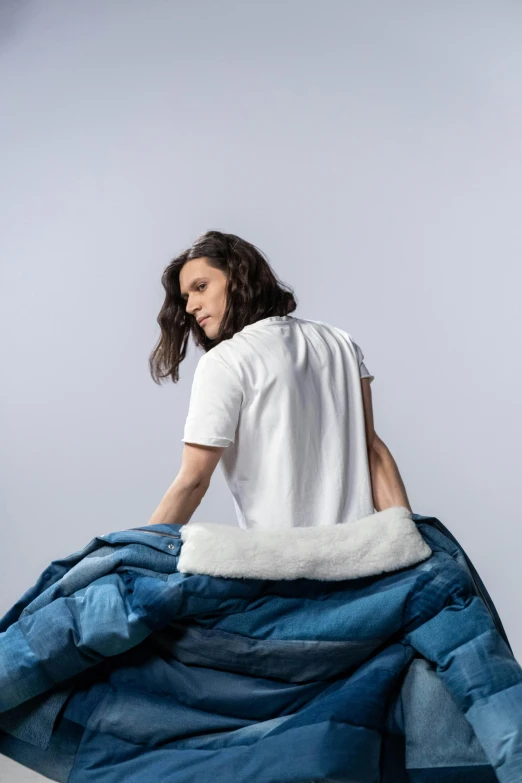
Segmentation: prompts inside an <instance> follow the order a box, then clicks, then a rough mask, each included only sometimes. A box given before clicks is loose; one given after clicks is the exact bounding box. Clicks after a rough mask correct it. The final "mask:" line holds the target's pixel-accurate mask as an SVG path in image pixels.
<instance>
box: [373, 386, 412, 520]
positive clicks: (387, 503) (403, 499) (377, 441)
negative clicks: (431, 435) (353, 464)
mask: <svg viewBox="0 0 522 783" xmlns="http://www.w3.org/2000/svg"><path fill="white" fill-rule="evenodd" d="M361 390H362V396H363V405H364V420H365V427H366V445H367V449H368V464H369V467H370V477H371V482H372V494H373V505H374V507H375V510H376V511H383V510H384V509H385V508H390V507H391V506H404V508H407V509H408V510H409V511H412V508H411V506H410V501H409V500H408V495H407V494H406V487H405V486H404V483H403V481H402V478H401V475H400V473H399V468H398V467H397V464H396V462H395V460H394V459H393V456H392V454H391V452H390V450H389V449H388V447H387V446H386V444H385V443H384V441H383V440H381V438H380V437H379V436H378V435H377V433H376V432H375V427H374V420H373V403H372V390H371V388H370V379H369V378H361Z"/></svg>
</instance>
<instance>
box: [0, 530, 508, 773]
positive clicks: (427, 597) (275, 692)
mask: <svg viewBox="0 0 522 783" xmlns="http://www.w3.org/2000/svg"><path fill="white" fill-rule="evenodd" d="M412 519H413V521H414V522H415V525H416V526H417V530H418V532H419V533H420V535H421V536H422V538H423V539H424V541H425V542H426V543H427V544H428V545H429V547H430V549H431V554H430V556H429V557H427V558H426V559H424V560H422V562H418V563H415V564H413V565H410V566H406V567H402V568H399V569H396V570H393V571H387V572H384V573H380V574H370V575H368V576H362V577H357V578H352V579H344V580H339V579H336V580H324V579H307V578H295V579H277V580H274V579H264V578H231V577H223V576H212V575H209V574H203V573H187V572H180V570H179V569H178V561H179V557H180V552H181V550H182V547H183V546H184V544H183V540H182V536H181V529H180V526H178V525H151V526H147V527H144V528H135V529H130V530H123V531H116V532H112V533H110V534H108V535H105V536H97V537H96V538H94V539H93V540H92V541H91V542H90V543H89V544H87V546H86V547H84V549H82V550H80V551H78V552H75V553H73V554H71V555H69V556H68V557H65V558H63V559H60V560H54V561H53V562H52V563H51V564H50V565H49V566H48V567H47V568H46V569H45V571H44V572H43V573H42V574H41V575H40V577H39V578H38V580H37V582H36V583H35V584H34V586H33V587H31V588H30V589H28V590H27V592H26V593H25V594H24V595H23V596H22V597H21V598H20V600H19V601H18V602H17V603H16V604H15V605H14V606H13V607H12V608H11V609H10V610H9V611H8V612H7V613H6V614H5V616H4V617H3V618H2V619H1V620H0V753H3V754H4V755H6V756H8V757H10V758H12V759H14V760H15V761H18V762H20V763H21V764H24V765H25V766H27V767H29V768H31V769H34V770H36V771H37V772H39V773H40V774H42V775H44V776H46V777H48V778H49V779H51V780H56V781H64V782H65V781H67V783H99V782H101V781H103V783H121V781H125V782H126V783H148V781H154V782H155V781H162V783H195V782H196V781H197V782H198V783H200V781H212V782H213V783H232V781H235V782H237V783H247V781H248V783H251V782H252V781H255V782H256V783H309V782H310V781H325V782H326V781H330V783H334V782H335V783H434V782H435V781H436V783H450V782H451V783H457V781H458V783H466V781H469V782H470V783H471V781H472V782H473V783H486V782H487V783H490V782H494V781H501V783H520V781H522V669H521V667H520V666H519V664H518V662H517V661H516V660H515V658H514V656H513V653H512V650H511V648H510V645H509V642H508V639H507V637H506V634H505V631H504V629H503V627H502V623H501V621H500V618H499V616H498V613H497V611H496V610H495V607H494V605H493V602H492V600H491V598H490V596H489V595H488V593H487V591H486V588H485V586H484V584H483V582H482V580H481V579H480V577H479V575H478V573H477V572H476V569H475V568H474V567H473V564H472V563H471V561H470V559H469V557H468V556H467V555H466V553H465V552H464V550H463V548H462V547H461V546H460V544H459V543H458V541H457V540H456V539H455V537H454V536H453V535H452V534H451V533H450V531H449V530H448V529H447V528H446V527H445V526H444V525H443V524H442V523H441V522H440V521H439V520H438V519H436V518H435V517H429V516H422V515H419V514H413V516H412Z"/></svg>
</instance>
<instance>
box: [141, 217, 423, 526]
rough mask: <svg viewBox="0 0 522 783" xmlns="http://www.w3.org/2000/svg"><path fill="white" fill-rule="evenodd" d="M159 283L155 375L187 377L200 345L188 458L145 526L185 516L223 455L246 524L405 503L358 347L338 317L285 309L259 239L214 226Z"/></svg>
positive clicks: (325, 517)
mask: <svg viewBox="0 0 522 783" xmlns="http://www.w3.org/2000/svg"><path fill="white" fill-rule="evenodd" d="M162 284H163V287H164V289H165V292H166V294H165V299H164V302H163V305H162V307H161V310H160V312H159V315H158V318H157V320H158V323H159V325H160V327H161V336H160V339H159V341H158V343H157V344H156V346H155V348H154V350H153V351H152V353H151V355H150V357H149V366H150V372H151V375H152V378H153V380H154V381H155V382H156V383H158V384H159V383H161V382H162V380H163V379H165V378H167V377H170V378H171V379H172V381H173V382H174V383H176V382H177V381H178V380H179V365H180V363H181V361H183V359H184V358H185V356H186V349H187V341H188V337H189V335H190V334H191V335H192V337H193V339H194V343H195V344H196V346H200V347H202V348H203V351H204V353H203V355H202V356H201V357H200V359H199V361H198V363H197V365H196V369H195V372H194V378H193V383H192V390H191V395H190V403H189V410H188V414H187V418H186V421H185V428H184V434H183V438H182V441H183V443H184V447H183V452H182V457H181V467H180V469H179V472H178V475H177V476H176V478H175V479H174V481H173V482H172V484H171V485H170V487H169V488H168V490H167V492H166V493H165V495H164V497H163V498H162V500H161V502H160V504H159V505H158V507H157V508H156V510H155V511H154V513H153V514H152V516H151V518H150V519H149V521H148V524H149V525H152V524H158V523H164V524H182V525H183V524H186V523H187V522H188V521H189V520H190V518H191V517H192V515H193V514H194V511H195V510H196V508H197V507H198V506H199V504H200V503H201V501H202V499H203V497H204V495H205V493H206V492H207V490H208V487H209V486H210V481H211V477H212V474H213V472H214V470H215V468H216V466H217V464H218V463H220V466H221V468H222V471H223V474H224V477H225V480H226V482H227V484H228V486H229V488H230V490H231V493H232V497H233V501H234V506H235V511H236V516H237V522H238V525H239V526H240V527H242V528H263V527H266V528H274V527H277V528H281V527H301V526H308V525H330V524H338V523H347V522H348V523H349V522H351V521H356V520H358V519H361V518H363V517H365V516H367V515H369V514H373V513H374V511H375V510H377V511H381V510H384V509H385V508H388V507H390V506H403V507H405V508H407V509H408V510H409V511H411V506H410V503H409V500H408V496H407V493H406V489H405V486H404V483H403V481H402V478H401V476H400V473H399V470H398V467H397V464H396V462H395V460H394V458H393V456H392V454H391V452H390V450H389V448H388V447H387V446H386V444H385V443H384V442H383V440H382V438H380V437H379V436H378V435H377V433H376V432H375V425H374V416H373V404H372V392H371V388H370V384H371V382H372V381H373V380H374V376H373V375H371V374H370V372H369V371H368V369H367V367H366V365H365V363H364V354H363V352H362V350H361V348H360V346H359V345H357V343H355V341H354V340H353V339H352V337H351V335H350V334H349V333H348V332H346V331H344V330H343V329H341V328H340V327H338V326H334V325H332V324H328V323H325V322H322V321H313V320H310V319H305V318H299V317H296V316H294V315H291V313H292V312H294V311H295V309H296V306H297V302H296V299H295V296H294V294H293V291H292V290H291V289H289V288H288V286H285V285H283V284H282V283H281V281H280V280H279V279H278V278H277V276H276V275H275V273H274V271H273V270H272V268H271V266H270V264H269V263H268V261H267V259H266V257H265V255H264V254H263V253H262V252H261V251H260V250H259V249H258V248H257V247H255V246H254V245H253V244H251V243H250V242H247V241H246V240H244V239H241V238H240V237H238V236H236V235H235V234H226V233H223V232H220V231H213V230H212V231H207V232H205V233H203V234H201V235H200V236H199V237H197V239H196V240H195V242H194V243H193V244H192V246H191V247H190V248H188V249H186V250H184V251H183V252H182V253H180V254H179V255H178V256H177V257H176V258H174V259H173V260H172V261H171V262H170V263H169V265H168V266H167V267H166V269H165V270H164V272H163V275H162ZM354 359H355V360H356V361H357V364H358V368H359V371H358V373H357V377H356V378H355V377H354V372H353V371H352V370H351V369H350V368H353V366H354V365H353V360H354Z"/></svg>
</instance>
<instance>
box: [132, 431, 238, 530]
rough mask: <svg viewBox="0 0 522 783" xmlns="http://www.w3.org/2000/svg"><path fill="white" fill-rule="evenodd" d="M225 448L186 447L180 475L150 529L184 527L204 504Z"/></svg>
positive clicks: (172, 485) (151, 520)
mask: <svg viewBox="0 0 522 783" xmlns="http://www.w3.org/2000/svg"><path fill="white" fill-rule="evenodd" d="M224 450H225V446H202V445H201V444H195V443H185V445H184V447H183V453H182V456H181V468H180V470H179V473H178V475H177V476H176V478H175V479H174V481H173V482H172V484H171V485H170V487H169V488H168V490H167V491H166V493H165V495H164V496H163V498H162V500H161V502H160V504H159V506H158V507H157V509H156V511H155V512H154V514H153V515H152V516H151V518H150V519H149V521H148V522H147V524H148V525H159V524H166V525H169V524H170V525H184V524H185V523H186V522H188V521H189V519H190V518H191V516H192V514H193V513H194V511H195V510H196V509H197V507H198V506H199V504H200V503H201V501H202V500H203V498H204V496H205V493H206V491H207V489H208V488H209V486H210V479H211V477H212V474H213V472H214V470H215V468H216V465H217V464H218V462H219V460H220V458H221V455H222V454H223V452H224Z"/></svg>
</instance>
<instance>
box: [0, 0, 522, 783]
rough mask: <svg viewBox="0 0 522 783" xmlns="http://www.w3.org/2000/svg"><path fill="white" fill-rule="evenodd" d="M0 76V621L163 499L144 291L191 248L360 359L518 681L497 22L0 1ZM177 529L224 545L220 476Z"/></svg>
mask: <svg viewBox="0 0 522 783" xmlns="http://www.w3.org/2000/svg"><path fill="white" fill-rule="evenodd" d="M0 75H1V78H0V94H1V115H2V116H1V120H0V122H1V126H0V154H1V172H2V175H1V176H2V185H3V187H2V190H1V196H0V199H1V201H0V220H1V226H0V244H1V259H2V280H1V292H2V322H1V333H2V370H3V372H2V383H1V395H2V413H3V417H2V441H3V446H2V479H1V483H2V498H3V503H2V520H1V541H0V544H1V553H0V557H1V565H2V569H1V593H0V603H1V606H0V611H2V613H3V612H4V611H6V610H7V609H8V608H9V607H10V606H11V605H12V604H13V603H14V601H15V600H16V599H17V598H18V597H19V596H20V595H21V594H22V593H23V592H24V591H25V590H26V589H27V587H29V586H30V585H32V584H33V583H34V581H35V580H36V578H37V576H38V575H39V574H40V572H41V571H42V570H43V569H44V568H45V567H46V565H47V564H48V563H49V562H50V561H51V560H52V559H56V558H58V557H61V556H64V555H66V554H69V553H70V552H72V551H75V550H77V549H79V548H81V547H83V546H84V545H85V544H86V543H88V542H89V541H90V540H91V538H92V537H94V536H95V535H97V534H99V533H106V532H108V531H111V530H115V529H120V528H125V527H136V526H138V525H142V524H145V523H146V522H147V521H148V519H149V517H150V515H151V514H152V512H153V511H154V509H155V508H156V506H157V504H158V503H159V501H160V499H161V497H162V496H163V494H164V492H165V491H166V489H167V487H168V485H169V484H170V482H171V481H172V480H173V478H174V477H175V475H176V474H177V471H178V469H179V466H180V457H181V451H182V443H181V440H180V439H181V437H182V434H183V425H184V420H185V416H186V412H187V406H188V400H189V394H190V386H191V381H192V373H193V369H194V366H195V362H196V361H197V358H198V357H199V355H200V354H199V352H196V351H194V350H193V351H192V352H191V355H190V358H189V359H188V360H187V361H186V362H185V363H184V364H183V365H182V366H181V381H180V383H179V384H177V385H173V384H168V385H165V386H163V387H161V388H160V387H158V386H157V385H155V384H154V383H153V381H152V379H151V378H150V376H149V374H148V364H147V359H148V355H149V353H150V351H151V349H152V347H153V345H154V343H155V341H156V339H157V337H158V334H159V327H158V326H157V324H156V316H157V313H158V310H159V308H160V306H161V302H162V298H163V289H162V288H161V285H160V276H161V272H162V270H163V268H164V267H165V266H166V264H167V263H168V262H169V260H170V259H171V258H172V257H173V255H174V254H176V253H178V252H179V251H181V250H182V249H183V248H184V247H185V246H187V245H189V244H190V243H191V242H192V241H193V239H194V238H195V237H196V235H197V234H199V233H200V232H202V231H204V230H206V229H209V228H217V229H221V230H224V231H228V232H233V233H237V234H239V235H240V236H242V237H245V238H246V239H248V240H250V241H251V242H254V243H255V244H256V245H257V246H258V247H260V248H261V249H262V250H264V251H265V252H266V253H267V255H268V257H269V260H270V262H271V263H272V265H273V267H274V269H275V271H276V272H277V274H278V275H279V276H280V277H281V279H282V280H283V281H284V282H287V283H289V284H290V285H291V286H293V287H294V289H295V293H296V295H297V298H298V300H299V306H298V309H297V311H296V312H295V314H296V315H298V316H302V317H305V318H313V319H318V320H325V321H330V322H332V323H334V324H336V325H338V326H340V327H342V328H343V329H346V330H347V331H348V332H350V334H351V335H352V336H353V338H354V339H355V340H356V341H357V342H358V343H359V345H360V346H361V348H362V349H363V352H364V355H365V360H366V363H367V366H368V367H369V368H370V370H371V372H372V373H374V374H375V381H374V382H373V384H372V390H373V400H374V410H375V424H376V430H377V432H378V433H379V434H380V436H381V437H382V438H383V439H384V441H385V442H386V443H387V444H388V446H389V447H390V449H391V451H392V453H393V455H394V457H395V459H396V460H397V463H398V465H399V468H400V471H401V473H402V476H403V478H404V481H405V483H406V487H407V490H408V493H409V496H410V499H411V502H412V505H413V508H414V510H415V511H417V512H418V513H421V514H432V515H435V516H437V517H439V518H440V519H441V520H442V521H443V522H444V524H446V525H447V526H448V527H449V528H450V529H451V530H452V532H453V533H454V534H455V535H456V536H457V538H458V539H459V540H460V541H461V543H462V544H463V546H464V547H465V549H466V550H467V552H468V553H469V555H470V556H471V558H472V559H473V561H474V563H475V565H476V567H477V568H478V570H479V573H480V574H481V575H482V577H483V579H484V581H485V583H486V586H487V588H488V590H489V591H490V593H491V595H492V597H493V600H494V601H495V603H496V605H497V608H498V610H499V612H500V615H501V618H502V620H503V622H504V624H505V627H506V630H507V633H508V636H509V638H510V641H511V643H512V645H513V648H514V650H515V654H516V655H517V656H518V657H519V658H520V657H522V628H521V624H520V606H519V603H520V602H519V597H518V596H519V592H520V587H519V585H520V582H519V579H520V577H519V574H517V568H518V566H519V564H520V552H521V543H522V532H521V512H520V507H519V488H520V471H521V457H520V442H521V421H522V418H521V412H520V400H521V398H522V388H521V379H522V368H521V359H520V349H521V334H522V331H521V316H520V298H521V271H520V256H521V249H522V227H521V221H520V209H521V186H520V183H521V177H522V162H521V161H522V158H521V153H522V134H521V123H522V103H521V97H522V95H521V93H522V90H521V86H522V84H521V83H522V8H521V6H520V4H519V3H518V2H515V1H514V0H513V2H510V1H509V0H495V2H493V1H492V2H484V1H483V0H480V1H479V0H475V2H473V3H470V2H466V1H465V0H461V1H460V2H459V1H457V2H455V0H444V1H443V2H441V1H440V0H439V2H431V3H428V2H419V1H418V0H415V2H404V1H400V0H396V1H395V2H394V3H387V2H385V0H382V2H371V1H369V0H364V2H347V0H326V2H324V0H323V2H304V1H303V0H277V1H276V0H270V1H267V0H263V2H241V0H235V1H232V0H217V1H216V0H206V1H203V0H196V1H195V2H187V1H186V0H184V1H182V0H180V1H179V2H178V1H176V0H111V2H106V0H89V2H83V3H78V2H76V3H71V2H70V0H10V1H9V0H3V2H2V3H1V5H0ZM339 426H342V422H340V423H339ZM194 519H201V520H211V521H213V520H215V521H216V522H227V523H230V524H235V516H234V511H233V504H232V499H231V496H230V495H229V492H228V488H227V486H226V484H225V482H224V479H223V477H222V474H221V470H220V469H219V468H218V469H217V471H216V473H215V477H214V479H213V481H212V485H211V488H210V490H209V492H208V494H207V496H206V497H205V499H204V501H203V503H202V504H201V506H200V507H199V508H198V510H197V511H196V513H195V515H194ZM0 779H1V776H0Z"/></svg>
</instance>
